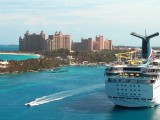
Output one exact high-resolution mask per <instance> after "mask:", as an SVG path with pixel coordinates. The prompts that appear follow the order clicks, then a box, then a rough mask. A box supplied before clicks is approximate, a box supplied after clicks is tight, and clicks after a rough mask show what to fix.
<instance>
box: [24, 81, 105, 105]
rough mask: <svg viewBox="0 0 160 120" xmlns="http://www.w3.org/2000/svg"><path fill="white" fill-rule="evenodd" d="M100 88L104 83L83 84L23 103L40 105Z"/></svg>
mask: <svg viewBox="0 0 160 120" xmlns="http://www.w3.org/2000/svg"><path fill="white" fill-rule="evenodd" d="M100 88H104V83H103V84H102V83H101V84H96V85H90V86H85V87H81V88H77V89H73V90H67V91H62V92H58V93H54V94H51V95H48V96H43V97H40V98H36V99H35V100H34V101H32V102H29V103H26V104H25V105H27V106H36V105H41V104H44V103H48V102H52V101H57V100H61V99H64V98H67V97H70V96H73V95H77V94H82V93H85V92H91V91H93V90H95V89H100Z"/></svg>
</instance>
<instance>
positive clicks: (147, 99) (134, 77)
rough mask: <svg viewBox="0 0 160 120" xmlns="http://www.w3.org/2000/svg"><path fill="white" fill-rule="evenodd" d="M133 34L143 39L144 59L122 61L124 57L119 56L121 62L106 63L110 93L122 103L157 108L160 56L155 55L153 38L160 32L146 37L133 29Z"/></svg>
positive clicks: (117, 102) (112, 99)
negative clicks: (151, 43) (151, 40)
mask: <svg viewBox="0 0 160 120" xmlns="http://www.w3.org/2000/svg"><path fill="white" fill-rule="evenodd" d="M131 35H133V36H135V37H138V38H141V39H142V53H141V58H139V59H138V58H135V59H134V58H133V57H130V60H128V58H127V59H126V60H123V61H122V60H121V61H120V59H121V58H123V57H121V56H119V61H117V62H115V63H112V64H110V65H107V66H106V68H105V72H104V76H105V89H106V94H107V96H108V98H109V99H110V100H111V101H112V102H113V103H114V104H115V105H118V106H124V107H154V106H155V105H158V104H160V59H159V58H154V56H153V52H152V48H151V47H150V38H153V37H155V36H158V35H159V33H158V32H157V33H154V34H152V35H149V36H147V35H145V36H142V35H139V34H136V33H133V32H132V33H131ZM133 53H134V51H133V52H128V54H130V55H133ZM126 56H127V55H126ZM128 57H129V55H128Z"/></svg>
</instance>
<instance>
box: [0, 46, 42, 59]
mask: <svg viewBox="0 0 160 120" xmlns="http://www.w3.org/2000/svg"><path fill="white" fill-rule="evenodd" d="M18 49H19V46H18V45H0V51H6V52H11V51H18ZM30 58H39V56H36V55H25V54H17V55H16V54H1V53H0V59H2V60H26V59H30Z"/></svg>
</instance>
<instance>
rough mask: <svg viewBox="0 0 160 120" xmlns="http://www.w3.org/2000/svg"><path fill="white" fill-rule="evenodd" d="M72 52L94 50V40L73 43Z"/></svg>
mask: <svg viewBox="0 0 160 120" xmlns="http://www.w3.org/2000/svg"><path fill="white" fill-rule="evenodd" d="M72 50H73V51H76V50H78V51H85V50H90V51H92V50H93V39H92V38H88V39H83V38H81V42H72Z"/></svg>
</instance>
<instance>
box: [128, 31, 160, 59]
mask: <svg viewBox="0 0 160 120" xmlns="http://www.w3.org/2000/svg"><path fill="white" fill-rule="evenodd" d="M131 35H133V36H135V37H138V38H141V39H142V58H144V59H148V58H150V57H151V54H152V48H151V47H150V39H151V38H153V37H156V36H158V35H159V33H158V32H156V33H154V34H152V35H149V36H147V35H145V36H143V35H139V34H137V33H134V32H132V33H131Z"/></svg>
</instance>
